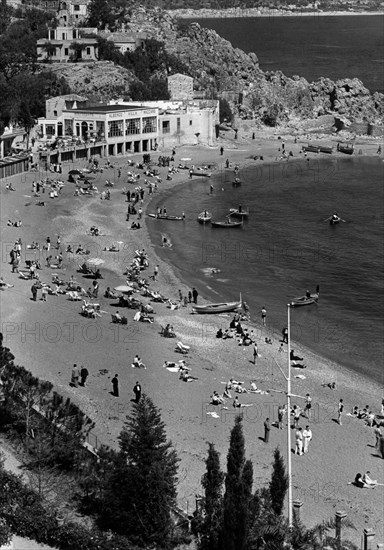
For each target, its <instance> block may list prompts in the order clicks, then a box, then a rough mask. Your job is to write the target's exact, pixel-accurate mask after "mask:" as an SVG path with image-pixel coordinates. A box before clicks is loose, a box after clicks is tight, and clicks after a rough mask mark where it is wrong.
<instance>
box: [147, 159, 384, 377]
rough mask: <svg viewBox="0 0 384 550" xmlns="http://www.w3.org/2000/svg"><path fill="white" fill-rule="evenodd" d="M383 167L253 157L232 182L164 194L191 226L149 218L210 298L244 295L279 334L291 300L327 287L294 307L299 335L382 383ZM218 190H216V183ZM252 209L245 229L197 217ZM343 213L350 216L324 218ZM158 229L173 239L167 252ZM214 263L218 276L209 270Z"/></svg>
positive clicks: (226, 176) (224, 173)
mask: <svg viewBox="0 0 384 550" xmlns="http://www.w3.org/2000/svg"><path fill="white" fill-rule="evenodd" d="M383 166H384V165H383V163H382V162H381V160H380V159H367V158H345V159H344V158H343V159H341V158H338V159H332V158H330V159H324V160H322V161H321V162H317V161H315V160H314V159H311V160H310V162H301V161H290V163H287V162H285V163H284V164H282V163H275V164H272V165H270V166H262V165H259V166H258V165H257V162H254V161H250V162H249V163H248V164H247V165H245V166H243V168H242V169H241V172H240V178H241V180H242V185H241V187H239V188H234V187H233V186H232V181H233V178H234V174H233V172H232V170H221V171H218V172H217V173H216V174H215V176H214V177H212V178H211V179H209V180H208V179H198V178H196V179H194V180H192V181H191V182H188V183H186V184H183V185H181V186H178V187H177V188H174V189H172V190H170V191H167V192H165V193H164V194H162V195H161V196H160V197H159V199H158V202H157V203H156V204H154V206H155V207H156V206H157V205H159V206H164V205H166V208H167V211H168V212H169V213H170V214H180V213H181V212H182V211H184V212H185V213H186V220H185V222H171V221H169V222H167V221H159V220H150V219H149V220H148V227H149V230H150V233H151V237H152V240H153V242H154V244H155V245H159V247H158V250H157V251H158V252H159V253H160V255H161V256H162V257H163V258H164V259H166V260H167V261H169V262H170V263H171V264H172V265H173V266H174V268H175V269H176V270H177V272H178V274H179V275H180V277H181V278H182V279H183V280H184V281H185V282H186V283H188V284H189V285H190V286H191V287H192V286H195V287H196V288H197V289H198V291H199V293H200V294H201V295H203V296H204V297H205V298H207V299H209V300H214V301H218V300H235V299H237V297H238V296H239V293H240V292H241V293H242V296H243V298H244V299H245V300H246V301H247V303H248V304H249V306H250V308H251V314H252V318H253V319H259V317H260V310H261V308H262V306H263V305H265V307H266V309H267V312H268V315H267V321H268V327H269V328H270V329H271V330H272V331H274V332H278V333H280V332H281V329H282V327H283V326H285V325H286V318H287V307H286V305H287V303H288V302H289V301H290V300H291V299H292V298H294V297H295V296H300V295H302V294H304V293H305V291H306V289H309V290H311V291H314V289H315V287H316V285H317V284H319V285H320V300H319V303H318V305H311V306H307V307H303V308H296V309H294V310H292V311H291V320H292V338H293V339H294V340H297V341H300V342H302V343H303V344H304V345H306V346H308V347H310V348H311V349H313V350H314V351H316V352H317V353H321V354H322V355H325V356H327V357H329V358H331V359H333V360H335V361H337V362H340V363H342V364H344V365H345V366H348V367H350V368H352V369H354V370H356V371H358V372H361V373H364V374H365V375H367V376H369V377H370V378H372V379H375V380H376V381H380V382H382V381H383V368H382V361H383V336H384V332H383V319H382V312H383V305H384V299H383V266H384V263H383V205H384V194H383ZM211 184H213V185H214V192H213V194H211V193H210V185H211ZM238 204H242V206H243V207H244V208H247V209H249V211H250V215H249V219H248V221H245V223H244V225H243V227H242V228H240V229H214V228H212V227H211V226H210V225H207V226H202V225H200V224H199V223H198V222H197V220H196V218H197V215H198V214H199V212H201V211H202V210H204V209H207V210H209V211H211V212H213V214H214V219H225V215H226V214H227V213H228V211H229V208H231V207H237V206H238ZM334 210H336V211H337V212H338V213H339V215H340V216H341V217H342V218H343V219H344V220H345V223H340V224H339V225H337V226H330V225H329V223H326V222H324V221H323V220H324V219H325V218H327V217H328V216H329V215H330V214H332V212H333V211H334ZM160 233H166V234H167V235H168V236H169V238H170V239H171V241H172V244H173V246H172V248H171V249H163V248H162V247H161V246H160V241H161V238H160ZM208 267H215V268H218V269H219V270H220V272H219V273H216V274H213V275H212V274H210V273H209V271H207V268H208Z"/></svg>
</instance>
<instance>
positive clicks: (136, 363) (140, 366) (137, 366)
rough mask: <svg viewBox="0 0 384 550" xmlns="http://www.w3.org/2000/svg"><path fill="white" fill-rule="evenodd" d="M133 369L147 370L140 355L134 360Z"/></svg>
mask: <svg viewBox="0 0 384 550" xmlns="http://www.w3.org/2000/svg"><path fill="white" fill-rule="evenodd" d="M132 367H133V368H134V369H146V368H147V367H146V366H145V365H144V363H143V362H142V360H141V359H140V357H139V356H138V355H135V358H134V360H133V363H132Z"/></svg>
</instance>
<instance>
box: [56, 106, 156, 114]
mask: <svg viewBox="0 0 384 550" xmlns="http://www.w3.org/2000/svg"><path fill="white" fill-rule="evenodd" d="M148 109H153V110H155V109H156V107H143V106H142V105H132V106H131V105H95V106H94V107H80V108H78V109H66V110H68V111H69V110H70V111H86V112H91V113H111V112H114V111H147V110H148Z"/></svg>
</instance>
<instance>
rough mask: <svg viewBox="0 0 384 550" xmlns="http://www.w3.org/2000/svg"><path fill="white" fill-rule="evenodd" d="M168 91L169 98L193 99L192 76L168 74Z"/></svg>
mask: <svg viewBox="0 0 384 550" xmlns="http://www.w3.org/2000/svg"><path fill="white" fill-rule="evenodd" d="M168 91H169V94H170V96H171V99H193V78H192V77H191V76H187V75H185V74H180V73H177V74H173V75H171V76H169V77H168Z"/></svg>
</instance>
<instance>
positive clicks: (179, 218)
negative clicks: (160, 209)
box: [148, 213, 184, 221]
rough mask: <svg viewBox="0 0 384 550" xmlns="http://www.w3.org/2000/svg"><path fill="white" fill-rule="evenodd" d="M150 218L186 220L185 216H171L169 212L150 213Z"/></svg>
mask: <svg viewBox="0 0 384 550" xmlns="http://www.w3.org/2000/svg"><path fill="white" fill-rule="evenodd" d="M148 216H149V217H150V218H155V219H156V220H173V221H181V220H184V217H183V216H170V215H168V214H154V213H151V214H148Z"/></svg>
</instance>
